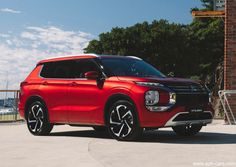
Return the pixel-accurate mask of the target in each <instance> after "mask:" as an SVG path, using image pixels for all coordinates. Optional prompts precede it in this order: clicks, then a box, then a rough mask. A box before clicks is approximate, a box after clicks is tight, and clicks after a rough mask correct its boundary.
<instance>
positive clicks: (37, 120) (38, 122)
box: [27, 105, 43, 132]
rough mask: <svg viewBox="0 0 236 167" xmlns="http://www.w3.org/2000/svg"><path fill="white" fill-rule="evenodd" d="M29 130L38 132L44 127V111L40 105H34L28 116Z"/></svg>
mask: <svg viewBox="0 0 236 167" xmlns="http://www.w3.org/2000/svg"><path fill="white" fill-rule="evenodd" d="M27 120H28V124H29V128H30V129H31V130H32V131H33V132H38V131H40V129H41V128H42V125H43V109H42V107H41V106H39V105H34V106H32V107H31V110H30V111H29V115H28V119H27Z"/></svg>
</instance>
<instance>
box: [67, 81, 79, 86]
mask: <svg viewBox="0 0 236 167" xmlns="http://www.w3.org/2000/svg"><path fill="white" fill-rule="evenodd" d="M69 85H70V86H78V85H79V84H77V83H76V82H71V83H70V84H69Z"/></svg>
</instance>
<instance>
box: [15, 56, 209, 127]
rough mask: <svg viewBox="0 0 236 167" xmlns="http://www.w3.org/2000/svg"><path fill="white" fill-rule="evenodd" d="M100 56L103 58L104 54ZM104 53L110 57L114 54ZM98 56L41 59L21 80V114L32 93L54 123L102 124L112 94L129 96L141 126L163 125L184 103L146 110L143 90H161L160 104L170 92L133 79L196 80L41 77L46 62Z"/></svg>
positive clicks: (180, 81)
mask: <svg viewBox="0 0 236 167" xmlns="http://www.w3.org/2000/svg"><path fill="white" fill-rule="evenodd" d="M101 57H102V58H103V56H101ZM107 57H109V58H113V56H107ZM114 57H115V56H114ZM97 58H98V57H97V56H94V55H80V56H71V57H63V58H53V59H47V60H42V61H40V62H39V63H38V64H37V66H36V68H35V69H34V70H33V71H32V72H31V73H30V74H29V76H28V77H27V78H26V79H25V81H23V82H22V83H21V93H20V102H19V111H20V115H21V117H23V118H25V112H26V110H27V109H26V104H27V101H28V100H29V99H30V98H31V97H39V98H40V99H42V100H43V101H44V103H45V105H46V107H47V110H48V116H49V121H50V123H53V124H56V123H63V124H79V125H91V126H94V125H105V116H104V115H105V114H106V111H105V109H106V105H107V102H108V100H109V98H110V97H112V96H114V95H124V96H126V97H129V99H130V100H131V101H132V102H133V103H134V105H135V108H136V112H137V115H138V120H139V124H140V126H141V127H145V128H148V127H150V128H151V127H164V126H166V123H167V122H168V121H169V120H170V119H171V118H172V117H173V116H175V115H176V114H177V113H181V112H186V111H188V108H187V104H186V105H184V104H181V105H179V104H176V105H173V106H172V107H171V108H169V109H168V110H167V111H163V112H151V111H149V110H148V109H147V107H146V105H145V100H144V98H145V97H144V96H145V92H147V91H149V90H158V91H159V93H160V98H159V99H160V101H159V102H158V104H160V105H166V104H167V103H168V101H169V98H170V97H169V92H168V91H166V90H162V89H159V88H154V87H149V86H141V85H137V84H136V82H154V83H160V84H163V85H165V84H167V85H168V84H174V85H176V84H177V85H178V84H180V85H182V84H184V85H185V84H198V83H197V82H194V81H192V80H188V79H180V78H166V77H165V78H157V77H155V78H152V77H130V76H111V77H107V78H105V79H104V81H103V83H102V85H101V86H99V85H98V81H96V80H93V79H91V80H90V79H63V78H61V79H58V78H55V79H53V78H43V77H40V72H41V70H42V67H43V65H44V64H45V63H49V62H57V61H65V60H77V59H78V60H80V59H97ZM104 58H105V56H104ZM122 58H123V59H124V61H126V59H133V58H131V57H129V58H128V57H127V58H126V57H122ZM196 96H197V95H196ZM177 99H178V94H177ZM196 103H197V102H196ZM196 105H197V104H196ZM188 107H189V106H188ZM194 107H195V105H194ZM202 107H203V110H204V111H209V112H211V113H212V112H213V110H212V108H211V105H210V103H209V102H208V101H204V103H202ZM212 115H213V114H212ZM211 119H212V118H211Z"/></svg>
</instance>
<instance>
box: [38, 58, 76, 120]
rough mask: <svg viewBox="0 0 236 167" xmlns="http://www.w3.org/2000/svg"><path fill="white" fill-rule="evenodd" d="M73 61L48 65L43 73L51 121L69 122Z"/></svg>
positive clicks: (41, 88)
mask: <svg viewBox="0 0 236 167" xmlns="http://www.w3.org/2000/svg"><path fill="white" fill-rule="evenodd" d="M72 67H73V61H59V62H51V63H46V64H44V66H43V69H42V71H41V77H42V81H41V82H42V83H41V86H40V90H42V95H43V96H44V97H43V99H46V100H45V101H46V103H47V107H48V111H49V117H50V121H52V122H56V123H67V122H68V101H69V99H68V89H69V86H70V83H71V82H70V80H71V79H72V77H73V76H72V73H73V69H72Z"/></svg>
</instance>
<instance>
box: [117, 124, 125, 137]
mask: <svg viewBox="0 0 236 167" xmlns="http://www.w3.org/2000/svg"><path fill="white" fill-rule="evenodd" d="M123 128H124V124H122V126H121V128H120V130H119V132H118V133H117V136H119V137H120V136H121V132H122V130H123Z"/></svg>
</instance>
